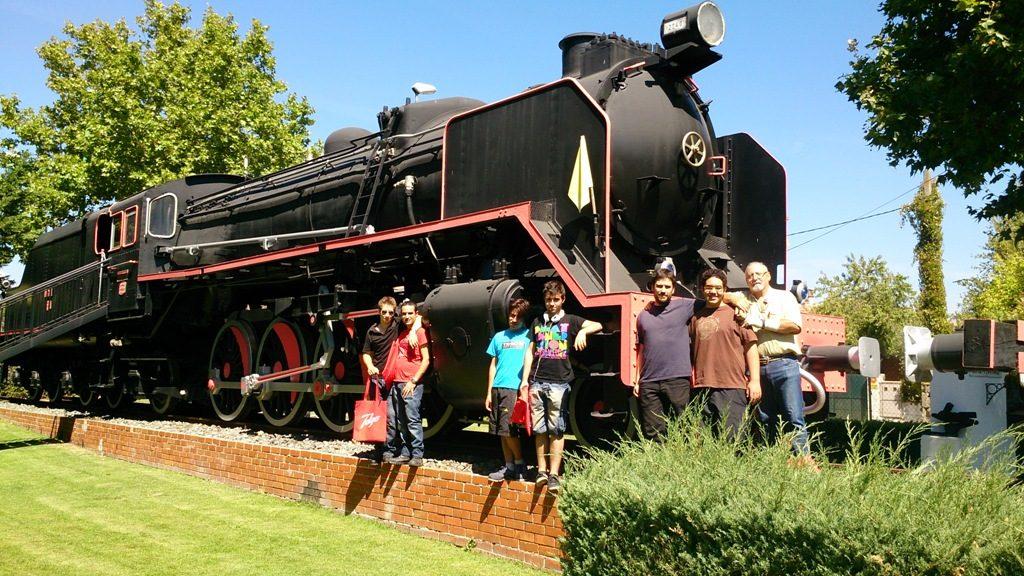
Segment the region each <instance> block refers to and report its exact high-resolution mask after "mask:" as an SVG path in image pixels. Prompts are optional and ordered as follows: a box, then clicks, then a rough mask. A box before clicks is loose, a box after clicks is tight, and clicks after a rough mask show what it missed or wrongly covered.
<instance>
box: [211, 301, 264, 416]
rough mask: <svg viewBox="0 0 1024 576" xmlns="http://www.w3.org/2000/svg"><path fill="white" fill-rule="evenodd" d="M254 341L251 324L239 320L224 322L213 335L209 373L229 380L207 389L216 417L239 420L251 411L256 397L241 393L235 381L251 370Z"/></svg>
mask: <svg viewBox="0 0 1024 576" xmlns="http://www.w3.org/2000/svg"><path fill="white" fill-rule="evenodd" d="M255 341H256V338H255V336H253V329H252V325H250V324H249V323H248V322H245V321H242V320H229V321H228V322H225V323H224V326H223V327H221V329H220V331H219V332H217V336H216V337H215V338H214V339H213V347H212V348H211V349H210V362H209V367H210V373H211V374H216V376H217V378H219V379H220V380H222V381H224V382H228V383H231V384H229V385H228V386H226V387H221V388H219V389H217V390H212V389H209V388H208V389H207V393H208V394H209V395H210V404H211V405H212V406H213V411H214V412H216V413H217V417H218V418H220V419H221V420H224V421H225V422H232V421H235V420H242V419H244V418H245V417H246V416H248V415H249V413H250V412H251V411H252V407H253V405H255V403H256V401H255V400H253V399H252V398H250V397H248V396H242V391H241V389H240V387H239V384H238V383H239V382H240V381H241V379H242V376H245V375H248V374H252V365H253V364H252V362H253V348H254V343H255Z"/></svg>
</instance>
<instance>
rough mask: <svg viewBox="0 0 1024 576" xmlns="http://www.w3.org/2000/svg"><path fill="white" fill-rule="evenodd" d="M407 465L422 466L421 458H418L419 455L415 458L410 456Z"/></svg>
mask: <svg viewBox="0 0 1024 576" xmlns="http://www.w3.org/2000/svg"><path fill="white" fill-rule="evenodd" d="M409 466H415V467H417V468H418V467H420V466H423V458H420V457H419V456H417V457H415V458H410V459H409Z"/></svg>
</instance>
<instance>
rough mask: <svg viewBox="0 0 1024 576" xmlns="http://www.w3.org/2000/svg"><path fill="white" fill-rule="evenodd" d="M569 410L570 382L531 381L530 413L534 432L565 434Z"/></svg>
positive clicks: (559, 435)
mask: <svg viewBox="0 0 1024 576" xmlns="http://www.w3.org/2000/svg"><path fill="white" fill-rule="evenodd" d="M568 410H569V383H568V382H541V381H537V380H533V381H531V382H530V413H531V417H532V418H533V433H534V434H551V435H552V436H554V437H556V438H561V437H562V435H563V434H565V430H566V421H567V420H568V417H567V413H568Z"/></svg>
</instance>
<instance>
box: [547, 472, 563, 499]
mask: <svg viewBox="0 0 1024 576" xmlns="http://www.w3.org/2000/svg"><path fill="white" fill-rule="evenodd" d="M561 487H562V483H561V481H559V480H558V476H555V475H554V474H552V475H551V477H550V478H549V479H548V492H551V493H552V494H558V490H559V489H560V488H561Z"/></svg>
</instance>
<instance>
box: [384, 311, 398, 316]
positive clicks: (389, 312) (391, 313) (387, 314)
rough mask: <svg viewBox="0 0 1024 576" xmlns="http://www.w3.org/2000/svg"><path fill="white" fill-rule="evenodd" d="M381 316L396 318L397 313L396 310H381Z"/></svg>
mask: <svg viewBox="0 0 1024 576" xmlns="http://www.w3.org/2000/svg"><path fill="white" fill-rule="evenodd" d="M380 315H381V316H394V315H395V311H394V310H381V311H380Z"/></svg>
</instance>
